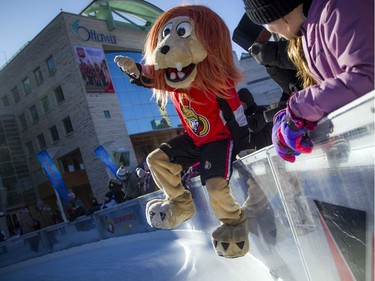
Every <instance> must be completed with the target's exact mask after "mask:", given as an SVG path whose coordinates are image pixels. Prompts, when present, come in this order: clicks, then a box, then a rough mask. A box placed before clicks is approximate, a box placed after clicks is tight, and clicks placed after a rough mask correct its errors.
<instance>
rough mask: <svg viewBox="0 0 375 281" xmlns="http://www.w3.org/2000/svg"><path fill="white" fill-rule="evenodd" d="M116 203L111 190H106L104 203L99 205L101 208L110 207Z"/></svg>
mask: <svg viewBox="0 0 375 281" xmlns="http://www.w3.org/2000/svg"><path fill="white" fill-rule="evenodd" d="M115 205H117V202H116V200H115V198H114V195H113V193H112V192H111V191H108V192H107V193H106V194H105V196H104V203H103V205H101V207H100V208H101V209H106V208H110V207H112V206H115Z"/></svg>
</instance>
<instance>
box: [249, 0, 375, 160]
mask: <svg viewBox="0 0 375 281" xmlns="http://www.w3.org/2000/svg"><path fill="white" fill-rule="evenodd" d="M244 4H245V9H246V12H247V15H248V16H249V18H250V19H251V20H252V21H253V22H255V23H257V24H260V25H265V27H266V28H267V30H268V31H270V32H273V33H277V34H279V35H280V36H282V37H284V38H286V39H287V40H290V43H289V49H288V53H289V56H290V58H291V59H292V61H293V62H294V63H295V64H296V66H297V69H298V70H299V73H300V74H301V75H300V76H301V78H302V79H303V84H304V88H303V89H302V90H299V91H296V92H294V93H293V94H292V95H291V97H290V98H289V100H288V102H287V107H286V109H285V110H282V111H280V112H278V113H277V114H276V115H275V117H274V127H273V134H272V141H273V144H274V146H275V149H276V152H277V153H278V154H279V155H280V156H281V157H282V158H283V159H285V160H287V161H290V162H294V161H295V157H296V156H297V155H299V154H300V153H310V152H311V151H312V147H313V144H312V142H311V140H310V139H309V137H308V135H307V132H308V131H309V130H313V129H315V127H316V124H317V121H319V120H320V119H321V118H322V117H324V116H326V115H328V114H329V113H330V112H332V111H334V110H336V109H338V108H340V107H342V106H344V105H345V104H347V103H349V102H351V101H353V100H355V99H356V98H358V97H360V96H362V95H365V94H366V93H368V92H370V91H371V90H373V89H374V1H373V0H361V1H351V0H244Z"/></svg>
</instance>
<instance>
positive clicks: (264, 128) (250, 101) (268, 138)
mask: <svg viewBox="0 0 375 281" xmlns="http://www.w3.org/2000/svg"><path fill="white" fill-rule="evenodd" d="M238 96H239V97H240V100H241V103H242V106H243V108H244V113H245V115H246V118H247V123H248V124H249V129H250V131H251V133H250V149H255V150H258V149H261V148H263V147H266V146H268V145H271V144H272V123H267V122H266V120H265V118H264V115H263V113H264V112H265V111H266V110H267V108H266V107H265V106H258V105H257V104H256V102H255V100H254V97H253V95H252V94H251V92H250V91H249V90H248V89H246V88H242V89H240V90H239V91H238Z"/></svg>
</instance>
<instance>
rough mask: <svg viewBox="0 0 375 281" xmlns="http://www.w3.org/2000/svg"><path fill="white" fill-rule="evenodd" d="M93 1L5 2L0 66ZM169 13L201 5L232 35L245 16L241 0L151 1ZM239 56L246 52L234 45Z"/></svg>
mask: <svg viewBox="0 0 375 281" xmlns="http://www.w3.org/2000/svg"><path fill="white" fill-rule="evenodd" d="M90 2H91V0H4V1H2V3H1V10H0V38H1V40H0V67H1V66H3V65H4V64H5V63H6V61H7V60H10V59H11V58H12V57H13V55H14V54H15V53H16V52H17V51H18V50H19V49H20V48H21V47H22V46H24V45H25V44H26V43H27V42H28V41H30V40H32V39H33V38H34V37H35V36H36V35H37V34H38V33H39V32H40V31H41V30H42V29H43V28H44V27H45V26H46V25H47V24H48V23H49V22H50V21H51V20H52V19H54V18H55V17H56V16H57V15H58V14H59V13H60V11H61V10H63V11H65V12H70V13H77V14H78V13H79V12H81V11H82V9H83V8H84V7H86V6H87V5H88V4H89V3H90ZM147 2H149V3H152V4H154V5H155V6H158V7H159V8H161V9H163V10H168V9H170V8H172V7H174V6H176V5H179V4H181V3H191V4H201V5H205V6H208V7H210V8H211V9H212V10H214V11H215V12H216V13H217V14H219V15H220V16H221V17H222V18H223V20H224V21H225V23H226V24H227V25H228V28H229V30H230V31H231V32H233V30H234V28H235V27H236V26H237V24H238V22H239V20H240V18H241V17H242V15H243V13H244V11H245V10H244V8H243V7H244V5H243V1H242V0H224V1H220V0H150V1H147ZM233 48H234V50H235V51H236V52H237V55H240V53H241V52H242V51H243V49H241V47H239V46H238V45H237V44H235V43H233Z"/></svg>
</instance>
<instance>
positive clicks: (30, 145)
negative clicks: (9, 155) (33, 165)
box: [26, 141, 35, 157]
mask: <svg viewBox="0 0 375 281" xmlns="http://www.w3.org/2000/svg"><path fill="white" fill-rule="evenodd" d="M26 151H27V154H28V155H29V157H32V156H34V154H35V151H34V146H33V143H32V142H31V141H28V142H27V143H26Z"/></svg>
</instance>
